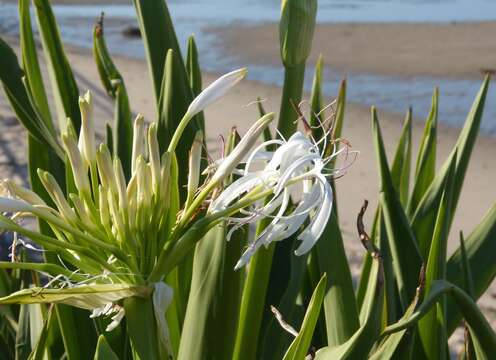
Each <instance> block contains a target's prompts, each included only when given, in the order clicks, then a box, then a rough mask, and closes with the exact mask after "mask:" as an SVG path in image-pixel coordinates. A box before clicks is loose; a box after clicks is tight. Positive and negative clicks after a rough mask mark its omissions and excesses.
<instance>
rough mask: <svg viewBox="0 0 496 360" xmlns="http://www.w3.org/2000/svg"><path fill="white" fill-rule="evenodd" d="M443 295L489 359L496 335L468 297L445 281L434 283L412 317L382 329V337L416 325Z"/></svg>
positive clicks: (493, 349)
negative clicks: (449, 299)
mask: <svg viewBox="0 0 496 360" xmlns="http://www.w3.org/2000/svg"><path fill="white" fill-rule="evenodd" d="M445 295H450V297H451V298H452V300H453V301H454V302H455V304H456V306H457V307H458V309H459V311H460V312H461V313H462V314H463V317H464V318H465V321H466V322H467V324H469V326H470V327H471V329H472V330H473V332H472V334H473V335H474V338H476V339H477V341H478V342H479V344H480V345H481V347H482V349H483V351H484V352H485V354H486V356H489V358H490V357H491V354H494V353H495V352H496V334H495V333H494V331H493V330H492V328H491V325H490V324H489V323H488V322H487V320H486V319H485V318H484V315H483V314H482V312H481V311H480V309H479V307H478V306H477V304H476V303H475V302H474V301H473V300H472V299H471V298H470V296H469V295H467V294H466V293H465V292H464V291H463V290H462V289H460V288H459V287H457V286H456V285H454V284H451V283H450V282H448V281H446V280H436V281H434V282H433V283H432V286H431V291H430V293H429V295H428V296H426V297H425V299H424V300H423V302H422V304H421V305H420V306H419V307H418V309H417V310H416V311H415V312H414V313H413V315H412V316H411V317H410V318H408V319H406V320H402V321H399V322H397V323H395V324H393V325H390V326H388V327H387V328H386V329H384V331H383V333H382V336H386V335H389V334H393V333H395V332H398V331H401V330H403V329H406V328H408V327H410V326H413V325H415V324H417V323H418V321H419V320H420V319H422V318H423V316H424V315H425V314H426V313H427V312H428V311H430V310H431V309H432V307H433V306H435V305H436V304H437V303H438V302H439V301H442V299H443V298H444V296H445Z"/></svg>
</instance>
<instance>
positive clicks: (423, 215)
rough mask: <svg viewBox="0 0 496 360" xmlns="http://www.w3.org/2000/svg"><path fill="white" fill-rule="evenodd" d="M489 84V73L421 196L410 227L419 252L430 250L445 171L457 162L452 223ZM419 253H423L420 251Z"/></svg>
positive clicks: (451, 214) (450, 220)
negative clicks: (450, 147)
mask: <svg viewBox="0 0 496 360" xmlns="http://www.w3.org/2000/svg"><path fill="white" fill-rule="evenodd" d="M488 86H489V76H487V77H486V79H485V80H484V83H483V84H482V86H481V88H480V90H479V93H478V94H477V97H476V99H475V101H474V104H473V105H472V108H471V110H470V112H469V114H468V116H467V120H466V121H465V125H464V127H463V129H462V131H461V133H460V136H459V137H458V140H457V142H456V144H455V147H454V148H453V150H452V152H451V154H450V155H449V156H448V159H447V160H446V161H445V163H444V165H443V166H442V167H441V169H440V170H439V171H438V172H437V175H436V177H435V178H434V180H433V181H432V183H431V185H430V186H429V188H428V190H427V192H426V193H425V195H424V196H423V197H422V200H421V202H420V204H419V206H418V207H417V209H416V211H415V213H414V215H413V217H412V221H411V222H412V229H413V231H414V233H415V236H416V238H417V239H418V241H419V244H420V249H421V250H422V251H427V250H426V249H429V247H430V244H429V243H427V244H425V242H428V241H430V239H431V234H432V232H433V231H434V226H435V220H436V212H437V209H438V207H439V202H440V200H441V196H442V193H443V185H444V181H445V179H446V177H447V176H448V170H449V168H450V166H451V163H452V162H456V169H455V180H454V181H455V183H454V189H453V201H452V205H451V206H452V210H451V213H450V218H449V219H448V220H449V224H450V225H449V226H451V222H452V220H453V216H454V214H455V210H456V206H457V204H458V199H459V196H460V192H461V188H462V185H463V181H464V179H465V173H466V171H467V167H468V163H469V160H470V156H471V154H472V150H473V148H474V143H475V140H476V138H477V134H478V132H479V127H480V122H481V119H482V113H483V109H484V103H485V99H486V94H487V89H488ZM455 152H456V153H457V154H458V156H457V157H455ZM422 254H424V253H423V252H422Z"/></svg>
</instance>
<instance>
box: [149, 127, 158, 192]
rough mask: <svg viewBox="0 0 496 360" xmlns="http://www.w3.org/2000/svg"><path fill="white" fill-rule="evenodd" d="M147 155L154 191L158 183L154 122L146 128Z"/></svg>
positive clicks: (155, 128)
mask: <svg viewBox="0 0 496 360" xmlns="http://www.w3.org/2000/svg"><path fill="white" fill-rule="evenodd" d="M148 155H149V160H150V165H151V169H152V181H153V190H154V191H155V192H156V191H157V190H158V187H159V183H160V149H159V146H158V141H157V124H156V123H152V124H151V125H150V127H149V128H148Z"/></svg>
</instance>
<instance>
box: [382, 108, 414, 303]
mask: <svg viewBox="0 0 496 360" xmlns="http://www.w3.org/2000/svg"><path fill="white" fill-rule="evenodd" d="M372 129H373V136H374V143H375V150H376V154H377V161H378V168H379V174H380V204H381V208H382V214H383V215H384V222H385V224H386V231H387V237H388V241H389V247H390V249H391V255H392V258H393V265H394V269H395V275H396V280H397V283H398V291H399V294H400V300H401V304H402V306H403V308H404V309H406V307H407V306H408V304H409V303H410V302H411V300H412V299H413V297H414V296H415V288H416V287H417V279H418V274H419V271H420V267H421V264H422V257H421V255H420V253H419V250H418V248H417V242H416V240H415V236H414V235H413V232H412V229H411V228H410V225H409V222H408V219H407V217H406V215H405V212H404V210H403V207H402V206H401V203H400V201H399V199H398V196H397V194H396V190H395V189H394V185H393V181H392V179H391V173H390V172H389V166H388V163H387V158H386V152H385V150H384V144H383V141H382V135H381V130H380V127H379V122H378V120H377V113H376V110H375V108H372Z"/></svg>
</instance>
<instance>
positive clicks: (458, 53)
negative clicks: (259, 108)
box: [209, 22, 496, 78]
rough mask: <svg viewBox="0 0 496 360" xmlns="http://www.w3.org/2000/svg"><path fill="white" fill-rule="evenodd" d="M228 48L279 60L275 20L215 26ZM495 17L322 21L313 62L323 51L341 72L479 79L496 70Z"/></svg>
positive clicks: (248, 58)
mask: <svg viewBox="0 0 496 360" xmlns="http://www.w3.org/2000/svg"><path fill="white" fill-rule="evenodd" d="M209 31H210V32H212V33H213V34H215V35H216V38H217V44H218V45H219V46H220V47H221V48H222V49H224V51H226V53H227V54H228V55H229V56H231V57H235V58H239V59H243V61H245V62H246V63H249V64H255V65H256V64H259V65H280V56H279V32H278V27H277V25H276V24H263V25H256V26H254V25H247V24H245V25H240V26H235V27H234V26H233V27H231V28H229V31H225V30H224V29H223V28H211V29H210V30H209ZM495 38H496V22H482V23H450V24H429V23H422V24H420V23H401V24H395V23H391V24H387V23H356V24H355V23H347V24H319V25H318V26H317V28H316V30H315V36H314V40H313V46H312V48H313V51H312V53H311V55H310V57H309V60H308V61H309V62H310V63H312V64H313V63H315V61H316V59H317V57H318V55H319V54H320V53H321V54H322V55H323V56H324V61H325V63H326V65H329V66H330V67H331V68H332V69H333V70H336V71H338V72H339V73H341V74H348V73H352V72H353V73H371V74H376V75H396V76H402V77H408V76H417V75H424V76H439V77H449V78H480V73H481V71H485V70H487V69H496V41H494V39H495Z"/></svg>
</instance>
